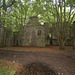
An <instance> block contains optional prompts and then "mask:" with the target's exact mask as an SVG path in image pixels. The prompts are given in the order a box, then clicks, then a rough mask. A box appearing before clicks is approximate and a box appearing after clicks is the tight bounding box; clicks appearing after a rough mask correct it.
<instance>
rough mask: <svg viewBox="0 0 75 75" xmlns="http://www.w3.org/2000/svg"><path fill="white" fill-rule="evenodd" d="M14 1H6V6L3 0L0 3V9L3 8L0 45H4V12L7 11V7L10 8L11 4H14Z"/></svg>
mask: <svg viewBox="0 0 75 75" xmlns="http://www.w3.org/2000/svg"><path fill="white" fill-rule="evenodd" d="M14 2H15V0H10V1H9V2H8V1H7V4H6V1H5V0H3V2H2V1H1V3H3V4H2V5H1V6H0V9H1V8H3V10H4V12H3V19H2V25H1V26H2V44H3V45H4V25H5V19H4V17H5V12H6V11H7V8H8V7H11V6H12V5H13V4H14Z"/></svg>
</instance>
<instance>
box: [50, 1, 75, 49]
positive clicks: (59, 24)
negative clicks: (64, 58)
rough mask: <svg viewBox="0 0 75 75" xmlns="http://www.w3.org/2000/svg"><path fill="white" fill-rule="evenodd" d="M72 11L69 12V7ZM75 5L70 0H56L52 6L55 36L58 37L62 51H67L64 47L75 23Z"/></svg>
mask: <svg viewBox="0 0 75 75" xmlns="http://www.w3.org/2000/svg"><path fill="white" fill-rule="evenodd" d="M68 6H69V7H70V10H69V11H68V10H67V7H68ZM72 8H73V3H72V2H71V0H70V2H69V0H67V1H66V0H55V3H53V4H52V6H51V9H52V10H51V11H52V16H53V17H54V22H55V23H54V25H53V28H54V29H55V30H54V35H55V36H56V38H57V40H58V44H59V48H60V49H65V48H64V45H65V42H66V41H67V38H68V37H69V29H70V25H71V23H72V22H73V19H74V16H75V13H74V12H72V10H73V9H72Z"/></svg>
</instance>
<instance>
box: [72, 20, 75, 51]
mask: <svg viewBox="0 0 75 75" xmlns="http://www.w3.org/2000/svg"><path fill="white" fill-rule="evenodd" d="M72 36H73V37H72V39H73V49H74V50H75V21H74V22H73V24H72Z"/></svg>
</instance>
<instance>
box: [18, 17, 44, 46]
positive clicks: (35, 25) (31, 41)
mask: <svg viewBox="0 0 75 75" xmlns="http://www.w3.org/2000/svg"><path fill="white" fill-rule="evenodd" d="M20 34H21V37H20V39H21V40H19V41H21V46H39V47H45V27H44V26H42V25H40V23H39V22H38V18H37V17H33V18H30V20H29V23H28V25H26V26H24V27H23V28H22V29H21V31H20Z"/></svg>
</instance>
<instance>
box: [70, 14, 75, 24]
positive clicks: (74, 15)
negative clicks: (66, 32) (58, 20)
mask: <svg viewBox="0 0 75 75" xmlns="http://www.w3.org/2000/svg"><path fill="white" fill-rule="evenodd" d="M74 17H75V13H74V14H73V16H72V18H71V21H70V24H71V23H72V20H73V18H74Z"/></svg>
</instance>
